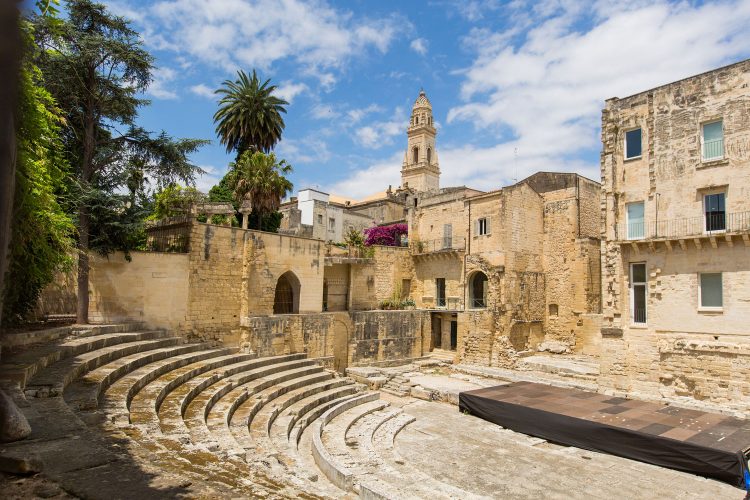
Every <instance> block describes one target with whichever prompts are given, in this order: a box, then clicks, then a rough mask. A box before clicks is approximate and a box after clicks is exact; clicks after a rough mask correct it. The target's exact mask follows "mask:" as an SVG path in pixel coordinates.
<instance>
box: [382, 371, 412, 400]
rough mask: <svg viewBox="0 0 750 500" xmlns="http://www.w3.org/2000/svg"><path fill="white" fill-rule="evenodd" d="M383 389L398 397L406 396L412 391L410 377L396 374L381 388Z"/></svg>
mask: <svg viewBox="0 0 750 500" xmlns="http://www.w3.org/2000/svg"><path fill="white" fill-rule="evenodd" d="M380 390H381V391H383V392H386V393H388V394H391V395H393V396H398V397H406V396H408V395H409V394H410V393H411V384H410V383H409V379H408V378H406V377H404V376H402V375H394V376H393V377H391V378H389V379H388V382H386V383H385V385H383V387H381V388H380Z"/></svg>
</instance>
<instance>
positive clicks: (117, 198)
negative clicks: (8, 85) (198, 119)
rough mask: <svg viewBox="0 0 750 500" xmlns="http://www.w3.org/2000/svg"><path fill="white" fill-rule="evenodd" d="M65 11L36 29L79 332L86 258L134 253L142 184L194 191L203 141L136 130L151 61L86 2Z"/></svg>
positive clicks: (115, 19)
mask: <svg viewBox="0 0 750 500" xmlns="http://www.w3.org/2000/svg"><path fill="white" fill-rule="evenodd" d="M67 12H68V16H67V18H64V19H54V20H53V19H50V18H49V17H47V16H37V17H36V18H35V19H34V24H35V35H36V41H37V45H38V47H39V48H40V50H39V51H38V53H37V61H38V65H39V66H40V68H41V69H42V72H43V74H44V85H45V87H46V88H47V89H48V90H49V91H50V93H51V94H52V96H53V97H54V98H55V99H56V101H57V103H58V106H59V107H60V109H61V110H62V112H63V115H64V118H65V124H66V125H65V126H64V127H63V129H62V138H63V143H64V146H65V151H66V156H67V159H68V161H69V163H70V166H71V174H72V175H71V176H70V190H71V192H72V194H73V196H71V206H70V207H69V208H70V210H72V211H74V212H75V213H76V214H77V228H78V248H79V257H78V321H79V322H81V323H85V322H87V321H88V271H89V261H88V259H89V256H88V255H89V251H90V250H92V249H94V250H98V251H100V252H102V253H107V252H110V251H113V250H116V249H118V248H120V247H124V249H125V250H127V249H128V247H129V246H131V245H136V244H137V243H138V238H135V237H133V232H134V231H135V230H136V229H137V228H138V223H139V222H140V220H141V219H142V217H143V216H145V214H146V213H147V212H145V211H144V210H143V207H142V206H141V204H140V203H139V202H140V201H141V198H143V197H145V195H146V189H147V187H148V185H149V184H150V183H153V184H154V185H155V186H156V187H157V188H161V187H165V186H168V185H170V184H172V183H175V182H183V183H186V184H190V183H192V182H194V179H195V176H196V175H197V174H199V173H201V170H200V169H199V168H198V167H197V166H196V165H194V164H193V163H192V162H191V161H190V159H189V155H190V154H191V153H193V152H194V151H196V150H197V149H198V148H199V147H200V146H202V145H203V144H205V143H206V142H207V141H204V140H199V139H173V138H172V137H170V136H169V135H167V134H166V133H165V132H161V133H159V134H152V133H150V132H148V131H146V130H144V129H143V128H141V127H139V126H138V125H137V117H138V109H139V108H140V107H141V106H144V105H147V104H148V101H147V100H145V99H142V98H141V97H139V96H140V95H141V94H142V93H143V92H144V91H145V90H146V89H147V88H148V85H149V83H150V82H151V79H152V71H153V58H152V57H151V55H150V54H149V53H148V52H147V51H146V50H145V49H144V48H143V46H142V45H143V44H142V41H141V39H140V37H139V35H138V33H136V32H135V31H134V30H133V29H131V28H130V24H129V22H128V21H127V20H126V19H124V18H122V17H120V16H115V15H112V14H111V13H109V12H108V11H107V9H106V8H105V7H104V6H103V5H101V4H97V3H94V2H91V1H90V0H69V1H68V2H67ZM124 192H127V193H128V194H123V193H124Z"/></svg>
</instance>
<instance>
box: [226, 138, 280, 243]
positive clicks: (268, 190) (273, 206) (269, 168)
mask: <svg viewBox="0 0 750 500" xmlns="http://www.w3.org/2000/svg"><path fill="white" fill-rule="evenodd" d="M229 168H230V170H229V173H228V174H227V176H226V177H225V178H226V180H227V187H229V188H230V189H231V190H232V193H233V196H234V200H235V201H236V202H237V204H238V205H239V204H241V203H242V201H243V200H245V199H249V200H250V202H251V204H252V213H251V214H250V224H249V227H250V228H251V229H261V230H266V229H264V226H265V227H266V228H268V229H273V232H276V231H277V230H278V227H279V225H280V223H281V214H278V215H273V214H274V213H277V212H278V209H279V206H280V205H281V200H282V198H284V197H285V196H286V195H287V194H288V193H289V192H291V190H292V187H293V186H292V183H291V181H289V179H287V178H286V177H285V176H286V175H288V174H289V173H291V172H292V166H291V165H290V164H288V163H287V162H286V160H281V161H277V160H276V155H275V154H273V153H270V154H265V153H261V152H260V151H257V152H255V153H253V152H251V151H245V152H244V153H242V154H241V155H240V157H239V158H238V159H237V161H236V162H233V163H230V164H229ZM269 217H272V218H270V219H269ZM264 221H265V224H264Z"/></svg>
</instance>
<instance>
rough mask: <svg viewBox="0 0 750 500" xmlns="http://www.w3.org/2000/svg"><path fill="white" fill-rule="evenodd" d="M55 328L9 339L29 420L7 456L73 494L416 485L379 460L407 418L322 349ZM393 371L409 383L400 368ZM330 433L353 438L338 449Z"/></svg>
mask: <svg viewBox="0 0 750 500" xmlns="http://www.w3.org/2000/svg"><path fill="white" fill-rule="evenodd" d="M56 330H58V331H55V332H52V333H51V332H49V331H45V332H40V333H39V334H38V335H37V336H30V337H23V339H22V341H18V342H15V343H13V345H12V346H7V345H6V347H5V349H4V352H3V362H2V365H0V383H2V385H3V387H4V388H6V390H8V391H9V392H10V393H11V394H13V395H14V397H15V399H16V400H17V402H18V404H19V406H21V408H22V411H23V412H24V414H25V415H26V416H27V418H28V419H29V422H30V423H31V425H32V429H33V431H32V435H31V436H30V437H29V438H28V439H26V440H23V441H19V442H16V443H10V444H6V445H2V447H0V457H6V458H15V459H19V460H22V459H28V458H29V457H34V458H35V459H36V460H37V462H41V463H42V464H43V466H42V470H43V473H44V474H45V476H46V477H49V478H50V479H52V480H53V481H55V482H57V483H59V484H60V485H61V487H62V488H63V489H65V490H66V491H67V492H69V493H70V494H72V495H76V496H79V497H85V498H121V497H123V496H128V497H133V496H137V497H139V498H140V497H142V498H157V497H158V498H163V497H165V496H198V497H218V496H222V497H223V496H273V497H299V496H305V497H307V498H315V497H325V498H330V497H336V498H346V497H355V496H357V495H368V494H369V495H374V497H379V498H386V497H388V498H398V497H405V496H412V497H413V495H407V493H408V492H407V491H406V490H404V487H403V486H399V482H403V477H406V476H403V474H416V471H411V472H407V473H398V474H397V472H398V471H393V470H391V469H389V468H387V467H385V465H384V464H385V463H386V462H385V460H386V459H385V458H378V457H380V456H381V454H383V456H384V457H385V456H390V459H388V463H393V459H392V458H393V457H392V456H391V455H392V452H391V451H389V450H390V449H392V444H393V440H394V439H395V436H396V435H397V434H398V432H399V431H400V429H402V428H403V427H404V426H406V425H408V424H409V423H411V421H413V417H408V416H407V415H405V414H403V413H402V411H401V410H400V409H399V408H397V407H392V406H391V405H390V404H389V403H387V402H384V401H381V400H380V393H379V392H375V391H367V390H366V387H365V386H364V385H362V384H357V383H355V382H354V381H353V380H351V379H350V378H347V377H341V376H338V375H337V374H335V373H333V372H331V371H329V370H326V369H324V368H323V366H322V365H321V363H320V362H319V361H318V360H315V359H307V358H306V356H305V354H287V355H282V356H275V357H268V358H255V357H253V356H251V355H249V354H243V353H240V352H238V351H237V350H236V349H232V348H226V347H216V346H214V345H210V344H204V343H186V342H185V341H184V340H183V339H182V338H180V337H177V336H174V335H170V334H169V332H166V331H164V330H148V329H145V328H144V327H143V325H141V324H137V323H131V324H122V325H106V326H97V327H86V328H77V327H73V328H67V329H64V328H63V329H56ZM19 339H21V337H19ZM389 383H390V386H389V387H388V388H386V391H387V392H392V393H395V394H397V395H400V396H403V395H408V392H409V388H410V387H409V385H408V380H407V379H406V378H404V377H402V376H400V375H396V376H395V377H393V378H392V379H391V380H390V381H389ZM364 416H367V418H364ZM327 424H330V425H327ZM355 424H357V425H355ZM364 424H366V426H364V427H363V425H364ZM350 429H353V430H352V431H351V432H350V433H349V434H348V436H349V437H348V438H347V431H349V430H350ZM340 432H343V433H344V436H343V437H342V436H341V435H340ZM334 435H336V437H335V439H339V438H340V439H339V441H338V442H339V444H341V443H345V441H346V439H350V440H354V442H356V444H355V445H354V448H353V449H350V448H349V447H348V445H346V444H344V445H343V447H340V446H339V447H338V448H335V451H334V452H333V453H335V454H336V455H335V457H336V459H334V456H333V455H331V454H330V453H331V452H329V451H328V450H327V446H329V442H330V443H333V442H334V441H335V439H334ZM389 446H390V448H389ZM347 450H350V451H351V452H352V453H351V454H350V455H351V456H349V455H347V454H346V453H344V452H345V451H347ZM389 453H391V455H388V454H389ZM339 459H341V460H344V461H345V462H346V464H348V466H350V467H351V471H347V472H342V474H343V476H340V475H337V474H336V472H335V471H336V470H337V469H339V468H341V467H343V466H341V465H340V464H338V462H337V461H336V460H339ZM373 461H374V462H373ZM35 463H36V462H35ZM373 464H375V465H373ZM377 464H380V466H382V467H383V471H387V472H388V474H381V473H380V472H379V470H378V469H379V468H380V466H378V465H377ZM389 467H390V466H389ZM342 470H343V469H342ZM399 474H401V475H399ZM341 477H344V479H343V480H342V479H341ZM125 492H127V494H126V495H125ZM371 497H372V496H371Z"/></svg>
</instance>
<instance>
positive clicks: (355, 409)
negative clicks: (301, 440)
mask: <svg viewBox="0 0 750 500" xmlns="http://www.w3.org/2000/svg"><path fill="white" fill-rule="evenodd" d="M379 398H380V394H379V393H377V392H369V393H365V394H362V395H360V396H357V397H354V398H351V399H349V400H346V401H344V402H342V403H339V404H337V405H336V406H334V407H332V408H330V409H329V410H327V411H326V412H325V413H323V414H322V415H321V416H320V418H319V419H318V420H316V421H315V423H314V424H313V425H312V428H311V452H312V456H313V461H314V463H315V465H316V466H317V467H318V468H319V469H320V470H321V472H322V473H323V474H324V475H325V477H326V478H328V480H329V481H331V482H332V483H333V484H335V485H336V486H337V487H338V488H340V489H342V490H344V491H353V490H354V474H352V472H351V470H350V469H349V468H348V467H346V466H344V465H343V464H341V463H340V462H338V461H337V460H336V459H335V458H334V456H333V455H332V454H331V453H330V452H329V451H328V449H327V448H326V446H325V445H324V441H323V432H324V431H325V430H326V429H327V428H328V426H329V424H330V423H331V421H332V420H334V419H336V418H341V419H342V421H343V425H344V427H343V432H341V433H340V434H341V439H342V441H343V436H344V435H345V433H346V429H348V428H349V427H351V425H353V424H354V422H356V421H357V420H359V419H360V418H362V417H363V416H364V415H367V414H370V413H372V412H375V411H378V410H382V409H383V408H385V407H387V406H388V403H387V402H384V401H379ZM352 415H353V417H352ZM342 416H348V417H349V418H346V417H342ZM339 428H340V426H339ZM339 430H341V429H339Z"/></svg>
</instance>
